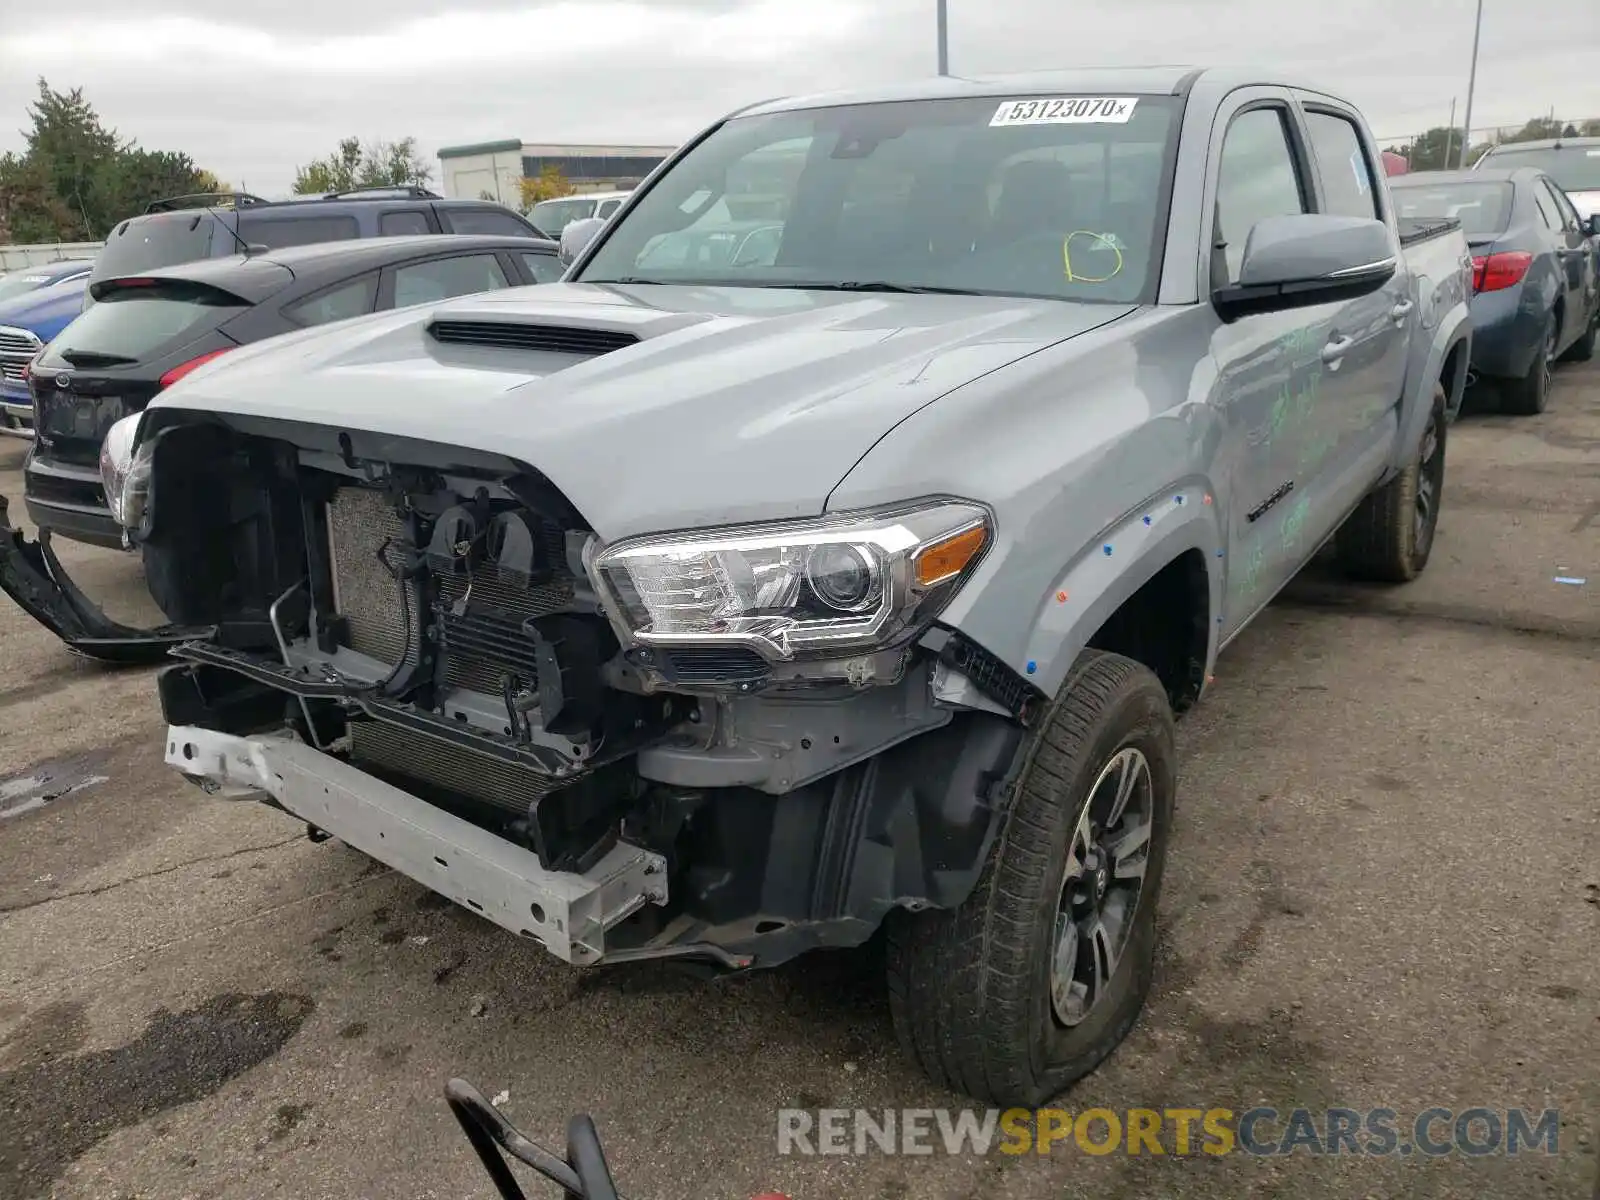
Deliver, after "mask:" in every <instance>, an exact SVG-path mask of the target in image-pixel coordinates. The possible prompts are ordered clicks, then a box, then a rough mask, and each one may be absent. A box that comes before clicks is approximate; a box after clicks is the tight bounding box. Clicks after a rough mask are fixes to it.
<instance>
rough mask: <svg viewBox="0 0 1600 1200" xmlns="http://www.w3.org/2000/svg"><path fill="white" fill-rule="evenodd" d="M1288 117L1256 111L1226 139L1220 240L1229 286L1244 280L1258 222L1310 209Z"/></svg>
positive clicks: (1219, 189)
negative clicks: (1248, 249)
mask: <svg viewBox="0 0 1600 1200" xmlns="http://www.w3.org/2000/svg"><path fill="white" fill-rule="evenodd" d="M1284 117H1285V114H1284V112H1283V110H1282V109H1278V108H1253V109H1250V110H1249V111H1248V112H1243V113H1240V114H1239V115H1238V116H1237V117H1235V118H1234V119H1233V123H1232V124H1231V125H1229V126H1228V132H1227V133H1226V134H1225V135H1224V136H1223V140H1222V165H1221V168H1220V170H1219V172H1218V175H1217V237H1216V240H1217V241H1220V242H1224V243H1226V245H1225V246H1224V247H1223V253H1224V255H1225V257H1226V259H1227V265H1228V282H1229V283H1238V282H1239V265H1240V262H1241V260H1242V259H1243V258H1244V246H1245V242H1246V241H1248V240H1249V237H1250V231H1251V230H1252V229H1253V228H1255V224H1256V222H1257V221H1260V220H1262V219H1263V218H1265V217H1288V216H1293V215H1294V214H1296V213H1303V212H1305V211H1307V209H1306V202H1305V193H1304V190H1303V189H1302V188H1301V186H1300V175H1299V172H1298V170H1297V169H1296V167H1295V161H1294V152H1293V151H1292V150H1291V149H1290V148H1289V145H1290V144H1289V129H1288V126H1287V125H1286V124H1285V123H1284Z"/></svg>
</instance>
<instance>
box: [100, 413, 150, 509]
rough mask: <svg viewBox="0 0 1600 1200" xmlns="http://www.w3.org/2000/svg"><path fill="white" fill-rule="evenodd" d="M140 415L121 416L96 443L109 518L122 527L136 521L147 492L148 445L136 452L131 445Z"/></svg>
mask: <svg viewBox="0 0 1600 1200" xmlns="http://www.w3.org/2000/svg"><path fill="white" fill-rule="evenodd" d="M141 415H142V414H140V413H134V414H133V415H132V416H131V417H123V418H122V420H120V421H118V422H117V423H116V424H115V425H113V426H112V427H111V428H110V429H108V430H107V431H106V440H105V441H104V442H103V443H101V446H100V483H101V486H103V487H104V488H105V493H106V504H107V506H108V507H109V508H110V509H111V517H112V519H113V520H114V521H116V523H117V524H118V525H121V526H122V527H123V528H124V529H132V528H133V527H135V526H136V525H138V524H139V521H140V519H141V518H142V517H143V516H144V505H145V500H146V498H147V497H148V496H149V494H150V465H151V460H152V457H153V456H152V454H151V452H150V447H149V446H148V445H146V446H144V447H141V448H140V449H139V451H138V452H137V453H136V452H135V451H134V448H133V443H134V437H135V435H137V434H138V432H139V417H140V416H141Z"/></svg>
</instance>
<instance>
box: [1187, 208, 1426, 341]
mask: <svg viewBox="0 0 1600 1200" xmlns="http://www.w3.org/2000/svg"><path fill="white" fill-rule="evenodd" d="M1399 261H1400V260H1399V250H1398V247H1397V246H1396V245H1395V243H1394V240H1393V238H1392V236H1391V234H1390V232H1389V227H1388V226H1387V225H1385V224H1384V223H1383V222H1382V221H1374V220H1371V219H1370V218H1364V217H1334V216H1328V215H1327V214H1324V213H1298V214H1295V215H1293V216H1286V217H1267V218H1265V219H1263V220H1261V221H1257V222H1256V224H1255V226H1254V227H1253V228H1252V229H1251V230H1250V237H1249V240H1248V241H1246V242H1245V247H1244V257H1243V259H1242V260H1241V262H1240V265H1239V279H1238V281H1237V282H1236V283H1231V284H1228V285H1226V286H1224V287H1220V288H1217V289H1216V290H1215V291H1214V292H1213V293H1212V302H1213V303H1214V304H1215V305H1216V307H1217V311H1218V312H1219V313H1220V314H1221V315H1222V317H1223V319H1224V320H1228V321H1231V320H1233V319H1234V318H1236V317H1240V316H1244V315H1246V314H1249V313H1256V312H1278V311H1281V310H1283V309H1290V308H1304V307H1307V306H1310V305H1314V304H1328V303H1331V302H1332V301H1335V300H1350V299H1354V298H1356V297H1357V296H1365V295H1367V294H1369V293H1371V292H1375V291H1377V290H1378V289H1379V288H1381V287H1382V286H1383V285H1384V284H1386V283H1388V282H1389V280H1391V279H1393V278H1394V274H1395V271H1397V270H1398V269H1399Z"/></svg>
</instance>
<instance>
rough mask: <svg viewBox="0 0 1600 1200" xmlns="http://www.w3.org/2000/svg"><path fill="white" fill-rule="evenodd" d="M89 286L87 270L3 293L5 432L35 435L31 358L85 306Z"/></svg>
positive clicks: (0, 422)
mask: <svg viewBox="0 0 1600 1200" xmlns="http://www.w3.org/2000/svg"><path fill="white" fill-rule="evenodd" d="M52 265H54V264H52ZM88 286H89V276H88V272H87V270H85V271H84V272H83V273H82V274H80V275H76V276H68V277H67V279H66V280H65V281H63V282H57V283H51V284H46V285H43V286H40V287H35V288H33V289H31V290H29V291H25V292H22V293H21V294H19V295H15V296H11V297H9V298H6V299H0V436H9V437H21V438H32V437H33V395H32V393H31V392H30V391H29V390H28V377H27V366H28V363H29V362H30V361H32V359H33V356H34V355H36V354H38V353H39V351H40V350H42V349H43V348H44V346H45V345H46V343H48V342H49V341H50V339H52V338H53V337H55V336H56V334H58V333H60V332H61V331H62V330H63V329H65V328H66V327H67V326H68V325H70V324H71V323H72V321H73V320H74V319H75V318H76V317H77V316H78V314H79V313H81V312H82V311H83V300H84V295H85V293H86V292H87V290H88Z"/></svg>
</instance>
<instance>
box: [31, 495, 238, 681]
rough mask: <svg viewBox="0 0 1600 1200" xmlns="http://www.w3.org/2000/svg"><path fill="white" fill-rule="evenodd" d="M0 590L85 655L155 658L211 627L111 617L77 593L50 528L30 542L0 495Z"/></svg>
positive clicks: (129, 660)
mask: <svg viewBox="0 0 1600 1200" xmlns="http://www.w3.org/2000/svg"><path fill="white" fill-rule="evenodd" d="M0 591H4V592H5V593H6V595H8V596H10V597H11V598H12V599H13V600H15V601H16V602H17V603H18V604H19V605H20V606H21V607H22V611H23V612H25V613H27V614H28V615H29V616H30V617H32V618H33V619H34V620H35V621H37V622H39V624H41V625H43V626H44V627H45V628H46V629H48V630H49V631H50V632H51V633H53V634H55V635H56V636H57V637H58V638H60V639H61V640H62V641H63V642H65V643H66V645H67V648H68V649H70V650H73V651H75V652H76V653H78V654H81V655H83V656H84V657H86V658H93V659H98V660H100V661H101V662H111V663H125V664H129V665H137V664H149V663H157V662H161V661H163V660H164V659H166V657H167V652H168V651H169V650H170V649H171V648H172V647H173V646H175V645H178V644H179V643H181V642H187V641H192V640H195V639H206V638H210V637H212V636H213V635H214V634H215V632H216V631H215V630H214V629H210V628H196V627H194V626H180V625H160V626H157V627H155V628H153V629H138V628H135V627H134V626H131V625H124V624H122V623H121V622H119V621H113V620H112V619H111V618H110V617H108V616H106V614H105V613H104V612H103V611H101V609H100V607H99V606H98V605H96V604H95V603H94V602H93V601H91V600H90V599H89V598H88V597H87V596H85V595H84V594H83V593H82V592H80V591H79V590H78V588H77V585H76V584H74V583H73V582H72V578H71V576H69V575H68V574H67V572H66V569H65V568H64V567H62V565H61V562H60V560H59V559H57V558H56V555H55V551H54V550H52V549H51V548H50V533H49V531H48V530H44V531H41V532H40V534H39V538H38V540H37V541H32V542H30V541H29V540H28V539H27V537H26V536H24V534H23V532H22V531H21V530H20V529H17V528H14V527H13V526H12V524H11V522H10V513H9V505H8V502H7V500H6V498H5V497H4V496H0Z"/></svg>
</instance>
